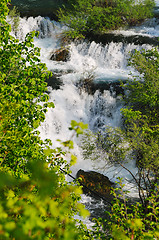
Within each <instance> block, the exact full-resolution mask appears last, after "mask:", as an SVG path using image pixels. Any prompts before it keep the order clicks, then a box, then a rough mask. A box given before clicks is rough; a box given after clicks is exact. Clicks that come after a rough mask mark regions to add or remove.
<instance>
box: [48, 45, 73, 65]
mask: <svg viewBox="0 0 159 240" xmlns="http://www.w3.org/2000/svg"><path fill="white" fill-rule="evenodd" d="M69 59H70V51H69V48H68V47H66V48H60V49H58V50H56V51H54V52H53V53H52V55H51V57H50V60H53V61H62V62H67V61H68V60H69Z"/></svg>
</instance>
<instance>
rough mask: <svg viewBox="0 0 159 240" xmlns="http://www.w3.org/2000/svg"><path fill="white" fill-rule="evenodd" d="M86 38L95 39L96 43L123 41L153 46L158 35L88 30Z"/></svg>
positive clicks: (155, 44) (156, 42) (156, 43)
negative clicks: (126, 34)
mask: <svg viewBox="0 0 159 240" xmlns="http://www.w3.org/2000/svg"><path fill="white" fill-rule="evenodd" d="M86 38H87V39H88V40H89V41H95V42H96V43H102V44H107V43H110V42H116V43H119V42H123V43H126V44H129V43H130V44H135V45H142V44H150V45H153V46H158V37H149V36H142V35H131V36H125V35H123V34H116V33H104V34H100V33H94V32H88V33H87V34H86Z"/></svg>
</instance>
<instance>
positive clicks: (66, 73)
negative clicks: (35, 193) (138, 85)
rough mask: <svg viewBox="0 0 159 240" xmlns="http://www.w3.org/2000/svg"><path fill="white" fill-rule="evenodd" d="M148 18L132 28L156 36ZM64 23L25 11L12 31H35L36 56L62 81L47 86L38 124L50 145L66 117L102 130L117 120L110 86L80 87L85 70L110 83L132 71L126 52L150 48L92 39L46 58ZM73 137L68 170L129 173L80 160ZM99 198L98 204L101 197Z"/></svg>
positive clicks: (158, 30)
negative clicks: (62, 56) (61, 57)
mask: <svg viewBox="0 0 159 240" xmlns="http://www.w3.org/2000/svg"><path fill="white" fill-rule="evenodd" d="M153 21H154V26H153V25H152V23H151V26H150V27H148V25H146V30H145V26H144V27H143V28H140V29H139V28H138V29H137V31H138V34H145V31H147V33H148V32H149V33H151V35H153V32H154V31H155V34H156V36H159V27H158V25H157V20H156V21H155V20H153ZM64 29H65V27H62V26H61V25H60V24H59V23H57V22H55V21H50V20H49V19H46V18H42V17H36V18H33V17H29V18H28V19H26V18H21V19H20V25H19V29H18V30H16V31H14V32H13V33H12V34H13V35H15V36H16V37H18V38H19V39H20V40H23V39H24V37H25V35H26V34H27V33H28V32H30V31H33V30H37V31H39V37H38V38H35V45H36V46H38V47H40V48H41V60H42V62H45V63H46V65H47V67H48V69H49V70H51V71H52V72H53V73H56V74H58V78H60V80H61V82H62V85H61V87H60V88H59V89H57V90H55V89H52V88H51V87H49V92H50V101H53V102H54V103H55V109H49V110H48V112H47V113H46V120H45V122H44V123H42V124H41V127H40V128H39V130H40V132H41V137H42V139H46V138H49V139H51V140H52V142H53V146H54V147H57V146H58V144H59V142H57V141H56V140H57V139H61V140H68V139H69V138H70V137H71V135H72V133H71V131H69V130H68V128H69V126H70V122H71V120H76V121H77V122H79V121H82V122H84V123H87V124H88V125H89V129H90V130H91V131H99V130H103V129H104V128H105V126H107V125H108V126H112V127H119V126H120V125H121V122H122V119H121V114H120V109H121V108H122V103H121V101H120V97H119V96H117V94H116V92H115V90H114V89H111V88H110V89H105V90H104V89H103V91H102V92H101V91H99V90H98V89H96V90H95V91H94V92H92V93H90V92H87V91H85V90H84V89H83V88H80V87H79V86H80V84H79V83H80V81H85V80H88V79H89V78H90V76H91V79H93V82H94V84H96V85H100V84H103V83H104V84H106V85H109V86H111V84H112V83H114V82H117V81H119V80H122V81H124V80H126V79H128V78H130V76H129V72H130V71H131V72H132V74H136V73H135V71H134V69H132V68H130V67H128V66H127V61H128V58H129V54H130V52H131V51H134V49H137V50H139V49H141V48H144V49H150V48H151V46H150V45H148V44H145V45H142V46H140V45H135V44H124V43H114V42H110V43H109V44H106V45H105V46H104V45H102V44H97V43H95V42H86V41H82V42H79V43H71V44H70V46H69V49H70V58H69V60H68V61H67V62H57V61H52V60H50V57H51V54H52V52H53V51H55V50H56V49H58V48H59V47H60V38H59V37H60V34H61V32H62V31H63V30H64ZM135 31H136V30H135ZM126 34H130V35H131V34H132V30H130V31H127V32H126ZM157 34H158V35H157ZM73 140H74V143H75V148H74V153H75V154H76V155H77V157H78V162H77V164H76V165H75V166H73V168H72V172H73V175H74V176H75V175H76V172H77V171H78V170H79V169H80V168H82V169H83V170H93V169H98V171H99V172H101V173H103V174H105V175H107V176H108V177H109V178H110V179H111V180H113V181H115V180H116V178H117V177H118V176H120V177H124V179H126V178H127V179H129V180H130V179H131V176H130V175H129V173H128V172H126V171H125V170H124V169H121V168H119V167H114V166H111V167H110V166H109V165H108V168H107V167H105V168H103V167H102V169H101V166H102V164H103V166H105V165H106V160H103V156H101V161H100V159H97V160H96V161H93V162H92V161H91V159H90V160H84V159H83V156H82V153H81V148H80V140H79V139H73ZM128 167H129V169H131V170H132V171H133V172H134V173H135V171H136V169H135V166H134V163H133V162H131V163H128ZM129 185H130V184H129ZM83 201H84V200H83ZM89 202H90V200H89ZM99 204H100V208H101V202H99ZM86 205H87V204H86ZM96 205H97V202H96ZM91 208H92V207H91Z"/></svg>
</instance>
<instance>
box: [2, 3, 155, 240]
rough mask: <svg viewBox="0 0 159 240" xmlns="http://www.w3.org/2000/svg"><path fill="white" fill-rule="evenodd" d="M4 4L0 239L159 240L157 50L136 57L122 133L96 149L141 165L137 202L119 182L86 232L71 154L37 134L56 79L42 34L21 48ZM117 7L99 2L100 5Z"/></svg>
mask: <svg viewBox="0 0 159 240" xmlns="http://www.w3.org/2000/svg"><path fill="white" fill-rule="evenodd" d="M7 2H8V1H7V0H1V2H0V239H3V240H5V239H6V240H21V239H23V240H25V239H27V240H29V239H36V240H45V239H46V240H47V239H53V240H68V239H69V240H84V239H85V240H87V239H89V240H93V239H96V240H97V239H99V240H101V239H112V240H116V239H117V240H118V239H127V240H130V239H131V240H132V239H134V240H143V239H144V240H146V239H159V229H158V221H159V202H158V199H159V184H158V183H159V182H158V178H159V176H158V175H159V174H158V168H159V150H158V145H159V122H158V121H159V120H158V119H159V118H158V117H159V116H158V109H159V106H158V105H159V73H158V66H159V54H158V51H157V50H156V49H152V50H150V51H147V52H145V51H143V52H136V53H135V54H134V55H132V58H131V64H132V65H133V66H134V67H135V68H136V69H137V70H138V71H139V72H140V73H141V77H140V78H139V77H136V79H134V80H133V81H130V80H129V81H128V82H127V83H126V85H125V86H124V87H125V89H126V90H127V95H125V99H124V101H125V102H126V104H127V107H125V109H123V110H122V112H123V116H124V119H125V123H124V127H123V129H107V137H106V138H104V142H103V139H102V138H101V137H99V136H98V146H100V143H101V144H102V148H104V150H105V151H106V153H107V159H109V160H110V161H111V162H115V163H117V164H120V165H121V166H123V167H124V162H125V161H126V160H127V155H128V156H129V157H130V158H132V160H133V161H134V159H136V165H137V167H138V174H137V175H136V176H134V175H133V174H132V173H131V172H130V171H129V169H127V170H128V171H129V172H130V174H132V176H133V178H134V181H135V182H136V185H137V188H138V191H139V196H140V203H136V204H133V205H131V204H130V203H129V202H128V201H127V199H126V193H125V191H124V190H123V185H122V181H121V180H120V181H119V189H117V192H116V191H113V195H114V203H113V204H112V209H111V212H110V213H107V216H108V217H107V218H106V219H105V220H104V219H98V220H96V225H95V226H94V230H92V231H89V230H88V229H87V228H86V227H85V226H84V225H83V224H82V223H79V224H77V221H76V220H75V219H74V215H75V214H80V215H82V216H87V215H88V211H86V210H85V209H84V207H83V206H82V205H81V204H80V203H79V199H80V194H81V188H80V187H78V186H77V185H75V184H74V183H68V182H66V180H65V174H66V173H69V172H70V170H69V167H70V166H69V165H68V163H67V162H66V161H65V155H66V152H65V151H63V150H62V147H61V148H57V149H54V148H53V146H52V143H51V141H50V140H49V139H46V140H45V141H42V140H41V139H40V137H39V132H38V131H37V128H38V126H39V125H40V123H41V122H42V121H44V119H45V113H46V111H47V108H49V107H54V104H53V103H52V102H49V96H48V94H47V93H46V92H47V86H46V83H45V80H46V78H47V77H49V76H50V75H51V73H50V72H49V71H48V70H47V68H46V66H45V64H43V63H41V62H40V60H39V55H40V50H39V49H38V48H36V47H34V44H33V37H34V36H37V33H34V32H33V33H30V34H28V35H27V36H26V38H25V40H24V41H23V42H19V41H18V40H17V39H15V38H14V37H12V36H11V35H10V30H11V26H10V25H9V24H8V23H7V22H6V16H7V14H8V8H7ZM80 2H81V3H82V1H78V3H80ZM116 2H117V1H116ZM118 2H119V1H118ZM130 2H131V1H130ZM114 3H115V1H114V2H113V1H111V2H109V4H108V3H107V1H105V2H104V3H103V2H102V1H100V2H99V1H96V2H95V6H96V7H98V5H99V6H100V7H101V6H102V4H106V6H109V7H110V6H113V4H114ZM120 3H122V2H120ZM123 3H124V4H125V3H126V1H124V2H123ZM146 3H147V4H148V3H149V4H150V3H151V2H149V1H146ZM83 4H84V2H83ZM86 6H87V5H86ZM91 6H92V5H91ZM104 6H105V5H104ZM145 6H146V5H145ZM81 7H82V6H81ZM42 103H43V104H42ZM86 127H87V126H86V125H85V124H83V123H81V122H80V123H77V122H75V121H72V122H71V127H70V130H71V131H75V133H76V134H77V136H78V135H79V134H81V133H83V130H84V129H85V128H86ZM90 139H91V138H90ZM124 143H128V144H127V145H125V144H124ZM61 144H62V145H63V146H64V147H65V149H68V151H67V152H69V151H70V149H71V148H72V147H73V142H72V140H71V139H70V140H68V141H66V142H61ZM86 147H87V148H88V149H89V152H88V153H89V154H91V152H92V151H93V150H94V148H95V147H96V144H94V143H93V144H92V143H91V141H90V142H88V139H87V146H86ZM70 159H71V164H73V163H74V162H75V161H76V157H75V156H73V155H70ZM61 169H62V171H61ZM119 191H121V194H119ZM119 197H120V198H122V200H119Z"/></svg>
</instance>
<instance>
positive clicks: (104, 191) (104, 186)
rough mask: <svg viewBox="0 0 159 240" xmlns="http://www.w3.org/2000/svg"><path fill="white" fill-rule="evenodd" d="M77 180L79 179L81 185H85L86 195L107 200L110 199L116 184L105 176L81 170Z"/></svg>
mask: <svg viewBox="0 0 159 240" xmlns="http://www.w3.org/2000/svg"><path fill="white" fill-rule="evenodd" d="M77 178H78V179H79V183H80V184H81V185H83V192H84V193H87V194H90V195H96V196H99V197H102V198H106V199H107V198H109V197H110V191H111V187H113V185H114V183H113V182H111V181H110V180H109V178H108V177H106V176H104V175H103V174H100V173H98V172H95V171H88V172H85V171H83V170H81V169H80V170H79V171H78V172H77Z"/></svg>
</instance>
